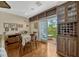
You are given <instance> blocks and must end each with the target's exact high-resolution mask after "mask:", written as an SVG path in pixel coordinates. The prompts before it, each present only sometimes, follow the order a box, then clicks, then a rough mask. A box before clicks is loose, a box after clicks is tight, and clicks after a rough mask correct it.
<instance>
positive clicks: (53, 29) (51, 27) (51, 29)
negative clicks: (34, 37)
mask: <svg viewBox="0 0 79 59" xmlns="http://www.w3.org/2000/svg"><path fill="white" fill-rule="evenodd" d="M48 35H51V36H52V37H53V38H56V36H57V22H56V19H55V20H53V19H51V20H50V21H49V22H48Z"/></svg>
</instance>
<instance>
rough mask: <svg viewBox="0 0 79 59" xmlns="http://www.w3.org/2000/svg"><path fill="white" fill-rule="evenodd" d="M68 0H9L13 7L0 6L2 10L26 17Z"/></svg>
mask: <svg viewBox="0 0 79 59" xmlns="http://www.w3.org/2000/svg"><path fill="white" fill-rule="evenodd" d="M65 2H66V1H7V3H8V4H9V5H10V6H11V9H6V8H0V11H3V12H7V13H12V14H16V15H19V16H24V17H27V18H29V17H32V16H34V15H36V14H38V13H41V12H43V11H45V10H47V9H50V8H52V7H54V6H57V5H60V4H62V3H65Z"/></svg>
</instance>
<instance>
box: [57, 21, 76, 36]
mask: <svg viewBox="0 0 79 59" xmlns="http://www.w3.org/2000/svg"><path fill="white" fill-rule="evenodd" d="M58 34H59V35H63V36H65V35H66V36H67V35H68V36H77V34H76V22H71V23H63V24H60V25H59V33H58Z"/></svg>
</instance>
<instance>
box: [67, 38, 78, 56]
mask: <svg viewBox="0 0 79 59" xmlns="http://www.w3.org/2000/svg"><path fill="white" fill-rule="evenodd" d="M76 44H77V42H76V38H66V54H67V56H77V52H76V51H77V50H76V48H77V47H76V46H77V45H76Z"/></svg>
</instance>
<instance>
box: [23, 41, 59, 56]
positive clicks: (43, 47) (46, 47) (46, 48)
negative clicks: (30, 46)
mask: <svg viewBox="0 0 79 59" xmlns="http://www.w3.org/2000/svg"><path fill="white" fill-rule="evenodd" d="M23 57H58V55H57V54H56V44H54V42H53V41H52V40H48V42H47V44H45V43H42V42H38V48H37V49H34V50H32V52H30V53H27V54H25V55H24V56H23Z"/></svg>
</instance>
